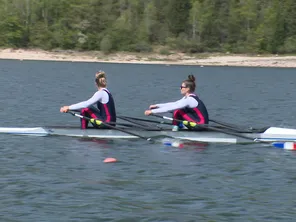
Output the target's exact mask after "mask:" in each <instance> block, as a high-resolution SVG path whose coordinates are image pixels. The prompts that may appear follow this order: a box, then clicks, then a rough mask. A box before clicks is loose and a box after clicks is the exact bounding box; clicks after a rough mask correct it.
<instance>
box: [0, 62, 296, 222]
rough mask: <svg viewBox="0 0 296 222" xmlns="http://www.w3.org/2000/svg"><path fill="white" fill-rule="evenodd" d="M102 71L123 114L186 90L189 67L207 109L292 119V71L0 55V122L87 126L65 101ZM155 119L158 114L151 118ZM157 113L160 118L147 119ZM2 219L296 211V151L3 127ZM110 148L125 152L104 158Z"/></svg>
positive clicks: (285, 217) (295, 122)
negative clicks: (13, 131)
mask: <svg viewBox="0 0 296 222" xmlns="http://www.w3.org/2000/svg"><path fill="white" fill-rule="evenodd" d="M98 70H104V71H106V72H107V75H108V84H109V89H110V91H111V92H112V93H113V96H114V98H115V101H116V104H117V113H118V114H120V115H128V116H136V117H144V115H143V113H144V110H145V109H147V108H148V106H149V105H150V104H154V103H159V102H168V101H175V100H177V99H179V98H180V97H181V96H180V90H179V86H180V84H181V82H182V80H184V79H186V78H187V76H188V75H189V74H194V75H195V76H196V78H197V93H198V95H199V96H200V98H201V99H202V100H203V101H204V103H205V104H206V105H207V108H208V111H209V114H210V118H212V119H216V120H220V121H225V122H230V123H236V124H239V125H247V126H254V127H255V126H256V127H257V126H258V127H259V126H271V125H273V126H283V127H294V128H295V127H296V112H295V110H296V109H295V105H296V101H295V95H296V87H295V83H296V75H295V69H280V68H278V69H277V68H239V67H236V68H233V67H203V68H202V67H198V66H166V65H136V64H103V63H71V62H41V61H11V60H0V87H1V94H0V103H1V106H0V111H1V112H0V119H1V126H2V127H6V126H20V127H21V126H22V127H24V126H26V127H32V126H45V125H79V119H78V118H76V117H73V116H71V115H69V114H62V113H60V112H59V108H60V107H61V106H62V105H69V104H72V103H75V102H79V101H81V100H85V99H87V98H88V97H90V96H91V95H92V94H93V93H94V92H95V90H96V88H95V85H94V73H95V72H96V71H98ZM148 118H150V117H148ZM151 118H152V117H151ZM0 141H1V143H0V144H1V145H0V149H1V156H0V175H1V177H0V188H1V190H0V221H13V222H16V221H22V222H23V221H28V222H29V221H30V222H32V221H55V222H56V221H87V222H88V221H121V222H124V221H126V222H130V221H149V222H151V221H166V222H168V221H178V222H179V221H180V222H183V221H212V222H213V221H217V222H220V221H277V222H278V221H285V222H286V221H294V220H295V217H296V213H295V212H296V201H295V196H296V195H295V194H296V189H295V184H294V183H296V173H295V171H296V153H295V152H290V151H285V150H280V149H275V148H272V147H269V146H266V145H262V144H252V145H218V144H211V145H202V144H200V145H198V144H196V145H195V146H190V147H187V148H185V149H177V148H172V147H165V146H164V145H162V144H151V143H148V142H147V141H144V140H137V141H125V140H119V141H106V140H105V141H104V140H86V139H78V138H70V137H69V138H66V137H26V136H12V135H3V134H2V135H1V134H0ZM107 157H114V158H117V159H118V162H117V163H111V164H106V163H103V160H104V159H105V158H107Z"/></svg>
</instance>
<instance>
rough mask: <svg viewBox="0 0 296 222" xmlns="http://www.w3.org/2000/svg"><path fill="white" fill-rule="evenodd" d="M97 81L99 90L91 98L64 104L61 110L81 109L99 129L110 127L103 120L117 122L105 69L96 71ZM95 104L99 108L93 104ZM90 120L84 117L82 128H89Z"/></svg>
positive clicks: (112, 123) (64, 111)
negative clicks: (67, 104) (68, 104)
mask: <svg viewBox="0 0 296 222" xmlns="http://www.w3.org/2000/svg"><path fill="white" fill-rule="evenodd" d="M95 83H96V86H97V88H98V91H97V92H96V93H95V94H94V95H93V96H92V97H91V98H90V99H88V100H86V101H83V102H79V103H76V104H73V105H70V106H63V107H61V109H60V112H62V113H66V112H68V111H70V110H72V111H75V110H80V114H81V115H82V116H85V117H88V118H91V121H90V122H91V124H92V125H93V126H94V127H95V128H97V129H102V128H108V127H106V125H104V124H102V122H104V123H110V124H109V125H112V126H114V123H115V122H116V110H115V104H114V99H113V97H112V95H111V93H110V92H109V90H108V89H107V80H106V73H105V72H104V71H99V72H97V73H96V75H95ZM94 104H95V105H96V106H97V108H96V107H94V106H93V105H94ZM94 119H96V120H100V121H96V120H94ZM88 122H89V120H87V119H86V118H82V119H81V129H86V128H88Z"/></svg>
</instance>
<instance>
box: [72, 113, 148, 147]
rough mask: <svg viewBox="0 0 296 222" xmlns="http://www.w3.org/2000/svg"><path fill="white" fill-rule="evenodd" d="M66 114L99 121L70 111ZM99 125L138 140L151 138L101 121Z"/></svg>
mask: <svg viewBox="0 0 296 222" xmlns="http://www.w3.org/2000/svg"><path fill="white" fill-rule="evenodd" d="M68 113H70V114H71V115H73V116H77V117H79V118H81V119H86V120H88V121H91V120H99V119H92V118H89V117H86V116H82V115H80V114H77V113H74V112H71V111H69V112H68ZM99 121H101V120H99ZM101 124H102V125H104V126H106V127H108V128H110V129H114V130H118V131H121V132H123V133H126V134H130V135H132V136H135V137H139V138H141V139H145V140H148V141H151V138H147V137H144V136H141V135H138V134H136V133H133V132H130V131H127V130H124V129H121V128H118V127H116V126H112V125H110V124H108V123H105V122H103V121H101Z"/></svg>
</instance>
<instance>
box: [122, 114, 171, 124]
mask: <svg viewBox="0 0 296 222" xmlns="http://www.w3.org/2000/svg"><path fill="white" fill-rule="evenodd" d="M117 117H118V118H129V119H132V120H136V121H142V122H148V123H157V124H166V125H172V124H171V123H168V122H164V121H157V120H150V119H143V118H138V117H131V116H117Z"/></svg>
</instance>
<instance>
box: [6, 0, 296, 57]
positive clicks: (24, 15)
mask: <svg viewBox="0 0 296 222" xmlns="http://www.w3.org/2000/svg"><path fill="white" fill-rule="evenodd" d="M0 5H1V7H0V47H14V48H42V49H45V50H51V49H57V48H59V49H73V50H99V51H104V52H106V53H107V52H112V51H135V52H150V51H152V50H153V47H154V46H162V48H163V53H166V50H167V51H169V50H171V49H174V50H180V51H183V52H187V53H200V52H230V53H295V52H296V1H295V0H0Z"/></svg>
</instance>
